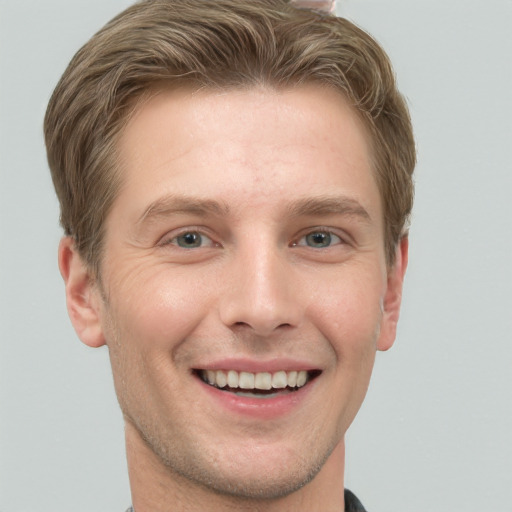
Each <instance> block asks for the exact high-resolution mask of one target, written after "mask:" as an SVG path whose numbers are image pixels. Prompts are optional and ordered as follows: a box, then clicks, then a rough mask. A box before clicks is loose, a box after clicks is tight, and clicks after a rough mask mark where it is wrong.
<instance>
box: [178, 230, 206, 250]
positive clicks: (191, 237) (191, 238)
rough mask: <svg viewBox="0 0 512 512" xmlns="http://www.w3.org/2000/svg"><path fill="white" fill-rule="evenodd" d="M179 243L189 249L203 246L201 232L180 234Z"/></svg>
mask: <svg viewBox="0 0 512 512" xmlns="http://www.w3.org/2000/svg"><path fill="white" fill-rule="evenodd" d="M176 241H177V243H178V245H179V246H180V247H186V248H187V249H190V248H194V247H200V246H201V235H200V234H199V233H184V234H183V235H180V236H178V238H177V240H176Z"/></svg>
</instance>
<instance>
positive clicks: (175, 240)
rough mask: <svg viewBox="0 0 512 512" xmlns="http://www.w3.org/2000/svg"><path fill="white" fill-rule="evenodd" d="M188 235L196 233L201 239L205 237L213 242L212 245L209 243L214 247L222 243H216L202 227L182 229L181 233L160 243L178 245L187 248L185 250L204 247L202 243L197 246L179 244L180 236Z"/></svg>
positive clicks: (162, 244)
mask: <svg viewBox="0 0 512 512" xmlns="http://www.w3.org/2000/svg"><path fill="white" fill-rule="evenodd" d="M187 235H196V236H198V237H199V238H200V240H201V241H204V239H205V238H206V239H208V240H209V241H210V242H211V245H209V247H214V246H219V245H220V244H218V243H216V242H215V241H214V240H213V239H212V237H211V236H208V235H207V234H205V233H204V232H203V231H202V230H201V229H198V228H197V229H196V228H189V229H186V230H183V231H181V232H180V233H177V234H175V235H174V236H172V237H170V238H169V237H167V236H166V237H165V238H164V239H163V240H162V241H161V242H160V243H159V245H161V246H166V245H175V246H176V247H178V248H180V249H185V250H190V249H198V248H200V247H204V245H203V244H202V243H201V245H199V246H197V247H194V246H192V247H184V246H181V245H179V243H178V239H179V238H180V237H184V236H187Z"/></svg>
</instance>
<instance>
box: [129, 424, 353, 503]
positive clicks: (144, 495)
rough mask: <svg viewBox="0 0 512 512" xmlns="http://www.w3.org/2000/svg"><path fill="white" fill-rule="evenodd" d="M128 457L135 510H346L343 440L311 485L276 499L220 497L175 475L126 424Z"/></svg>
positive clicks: (136, 432) (132, 427) (134, 429)
mask: <svg viewBox="0 0 512 512" xmlns="http://www.w3.org/2000/svg"><path fill="white" fill-rule="evenodd" d="M126 454H127V461H128V473H129V477H130V487H131V492H132V503H133V507H134V509H135V512H182V511H187V512H196V511H197V512H199V511H201V512H203V511H204V510H215V511H218V512H232V511H238V512H248V511H251V512H260V511H261V512H263V511H265V512H292V511H297V510H311V511H324V510H333V511H343V510H344V497H343V491H344V488H343V477H344V465H345V444H344V441H343V440H342V441H340V443H338V445H337V446H336V447H335V449H334V450H333V452H332V453H331V455H330V456H329V458H328V459H327V461H326V463H325V464H324V465H323V467H322V469H321V470H320V471H319V472H318V474H317V475H316V476H315V478H314V479H313V480H312V481H311V482H309V483H308V484H307V485H305V486H304V487H302V488H301V489H299V490H298V491H296V492H293V493H291V494H289V495H287V496H283V497H279V498H275V499H265V500H259V499H244V498H239V497H233V496H229V495H220V494H218V493H216V492H214V491H212V490H211V489H208V488H207V487H204V486H203V485H199V484H197V483H195V482H193V481H190V480H188V479H187V478H184V477H182V476H181V475H179V474H177V473H175V472H174V471H172V470H171V469H170V468H169V467H167V466H165V465H164V464H163V463H162V461H161V460H160V459H159V457H158V456H157V455H156V454H155V453H154V452H153V451H152V450H151V448H150V447H149V446H148V445H147V444H146V443H145V441H144V440H143V439H142V438H141V437H140V435H139V432H138V431H137V429H136V428H135V427H134V426H133V425H132V424H131V423H129V422H127V423H126Z"/></svg>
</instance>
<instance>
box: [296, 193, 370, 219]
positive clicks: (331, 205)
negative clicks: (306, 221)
mask: <svg viewBox="0 0 512 512" xmlns="http://www.w3.org/2000/svg"><path fill="white" fill-rule="evenodd" d="M288 212H289V214H290V216H292V217H302V216H307V215H310V216H319V217H320V216H322V215H344V216H348V217H356V218H359V219H360V220H362V221H364V222H366V223H371V222H372V218H371V217H370V214H369V213H368V211H367V210H366V209H365V208H364V207H363V205H362V204H361V203H360V202H359V201H357V200H355V199H353V198H351V197H346V196H320V197H313V198H306V199H300V200H298V201H294V202H293V203H292V204H291V205H290V206H289V207H288Z"/></svg>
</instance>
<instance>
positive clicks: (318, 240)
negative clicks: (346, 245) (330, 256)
mask: <svg viewBox="0 0 512 512" xmlns="http://www.w3.org/2000/svg"><path fill="white" fill-rule="evenodd" d="M306 240H307V243H308V245H309V246H311V247H327V246H329V245H331V235H330V234H329V233H321V232H317V233H310V234H309V235H307V236H306Z"/></svg>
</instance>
